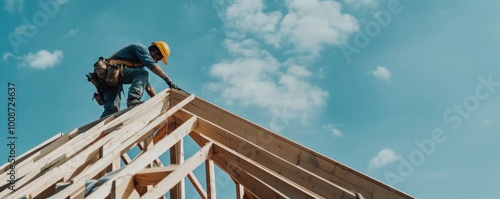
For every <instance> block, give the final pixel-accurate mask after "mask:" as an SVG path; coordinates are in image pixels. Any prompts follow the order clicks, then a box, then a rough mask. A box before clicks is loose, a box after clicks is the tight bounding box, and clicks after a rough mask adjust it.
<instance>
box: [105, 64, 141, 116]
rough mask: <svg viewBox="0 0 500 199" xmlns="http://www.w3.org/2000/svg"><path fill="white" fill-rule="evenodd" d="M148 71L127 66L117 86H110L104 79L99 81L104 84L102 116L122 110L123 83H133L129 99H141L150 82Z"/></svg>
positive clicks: (129, 91)
mask: <svg viewBox="0 0 500 199" xmlns="http://www.w3.org/2000/svg"><path fill="white" fill-rule="evenodd" d="M148 77H149V75H148V71H146V70H144V68H143V67H141V68H125V69H124V71H123V78H122V80H121V82H120V84H118V85H117V86H109V85H107V84H106V83H105V82H104V81H99V82H100V83H102V84H103V85H104V87H105V88H104V91H103V95H104V96H103V97H104V112H103V113H102V115H101V118H103V117H106V116H108V115H110V114H113V113H116V112H118V111H119V110H120V100H121V97H120V92H121V91H122V90H123V84H131V85H130V88H129V90H128V97H127V101H131V100H141V97H142V94H143V93H144V89H145V87H146V85H147V84H148Z"/></svg>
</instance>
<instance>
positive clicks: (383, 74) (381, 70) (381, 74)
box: [372, 66, 391, 82]
mask: <svg viewBox="0 0 500 199" xmlns="http://www.w3.org/2000/svg"><path fill="white" fill-rule="evenodd" d="M372 75H373V76H375V77H376V78H378V79H380V80H385V81H387V82H391V71H389V70H388V69H387V68H385V67H383V66H377V69H375V70H374V71H372Z"/></svg>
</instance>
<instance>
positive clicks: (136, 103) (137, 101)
mask: <svg viewBox="0 0 500 199" xmlns="http://www.w3.org/2000/svg"><path fill="white" fill-rule="evenodd" d="M142 103H143V102H141V101H140V100H138V99H133V100H128V101H127V107H128V108H130V107H132V106H136V105H139V104H142Z"/></svg>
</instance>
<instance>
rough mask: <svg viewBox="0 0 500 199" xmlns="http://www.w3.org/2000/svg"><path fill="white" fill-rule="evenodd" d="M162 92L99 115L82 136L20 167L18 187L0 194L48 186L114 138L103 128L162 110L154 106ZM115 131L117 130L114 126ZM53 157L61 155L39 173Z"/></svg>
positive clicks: (26, 192) (13, 194)
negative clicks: (105, 115)
mask: <svg viewBox="0 0 500 199" xmlns="http://www.w3.org/2000/svg"><path fill="white" fill-rule="evenodd" d="M166 96H167V94H163V98H161V97H160V95H158V98H156V99H151V100H148V101H146V102H145V103H144V104H142V105H140V106H142V107H143V108H140V109H136V108H133V109H131V110H129V111H128V112H125V113H123V115H121V117H118V118H113V117H109V118H106V119H103V120H102V122H100V123H99V124H96V125H95V126H93V127H92V128H90V129H89V130H87V132H86V133H85V136H76V137H75V138H73V139H71V140H69V141H68V142H66V143H65V144H64V145H62V146H60V147H59V148H58V150H57V151H52V152H51V153H49V154H47V155H45V156H44V157H43V158H41V159H38V160H36V162H35V163H34V164H32V165H29V166H28V165H27V166H25V167H23V169H27V170H29V172H27V174H26V177H24V178H23V179H21V180H19V181H18V182H17V184H16V185H17V186H19V189H18V190H16V191H15V192H8V193H7V192H1V193H0V198H3V197H14V198H19V197H23V196H26V195H34V196H36V195H38V193H40V192H41V191H42V190H44V189H45V188H47V187H48V186H51V185H53V184H55V183H56V181H55V180H56V179H58V178H59V176H62V175H65V173H66V172H67V171H68V170H71V168H74V167H78V165H81V164H82V163H84V162H85V159H87V158H88V155H89V154H90V153H93V152H94V151H95V150H98V148H100V147H102V146H103V145H104V144H105V143H106V142H108V141H110V140H111V139H112V138H114V137H113V136H109V135H108V134H105V133H104V132H105V131H106V130H108V129H110V128H114V127H116V126H120V125H121V124H129V123H141V122H142V121H144V122H146V121H149V120H151V119H152V118H154V117H156V116H155V114H159V113H161V112H163V111H164V110H165V109H166V108H167V107H165V106H163V107H157V106H156V105H157V104H161V102H162V101H165V100H167V97H166ZM155 97H156V96H155ZM138 114H139V115H140V114H145V117H143V118H141V120H137V119H136V118H135V115H138ZM131 130H132V129H131ZM118 131H120V130H119V129H118ZM136 131H137V130H136ZM113 132H115V135H116V131H113ZM122 136H123V134H122ZM96 140H97V141H96ZM89 145H91V146H89ZM87 146H89V147H87ZM61 152H62V153H61ZM54 159H61V161H59V162H57V163H55V164H54V166H52V167H51V169H50V171H47V172H46V173H45V175H39V174H40V172H41V171H43V168H42V167H43V166H44V165H47V164H48V163H51V162H53V160H54ZM35 179H36V181H35V183H31V184H30V186H26V184H27V183H28V182H30V181H32V180H35Z"/></svg>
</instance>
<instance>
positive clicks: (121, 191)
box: [110, 176, 140, 199]
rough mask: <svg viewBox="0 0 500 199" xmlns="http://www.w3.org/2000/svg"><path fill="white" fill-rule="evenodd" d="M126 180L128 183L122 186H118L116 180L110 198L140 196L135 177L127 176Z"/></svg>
mask: <svg viewBox="0 0 500 199" xmlns="http://www.w3.org/2000/svg"><path fill="white" fill-rule="evenodd" d="M124 181H125V182H126V183H123V184H121V185H120V186H116V184H115V182H113V185H112V188H111V194H110V198H111V199H122V198H128V199H136V198H140V195H139V193H138V192H137V191H136V190H135V187H134V178H133V177H132V176H127V177H126V179H125V180H124Z"/></svg>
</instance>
